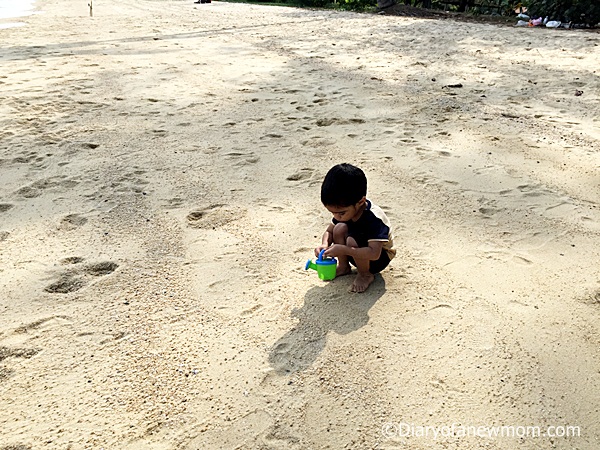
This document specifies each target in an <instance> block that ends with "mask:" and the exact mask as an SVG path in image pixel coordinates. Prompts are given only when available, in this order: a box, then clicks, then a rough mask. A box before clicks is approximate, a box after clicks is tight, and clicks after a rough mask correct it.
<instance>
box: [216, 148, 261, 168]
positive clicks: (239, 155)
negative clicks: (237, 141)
mask: <svg viewBox="0 0 600 450" xmlns="http://www.w3.org/2000/svg"><path fill="white" fill-rule="evenodd" d="M224 157H225V159H226V160H228V161H232V162H233V165H234V166H236V167H239V166H246V165H248V164H256V163H257V162H258V161H259V160H260V158H259V157H258V156H256V155H255V154H254V153H252V152H247V153H243V152H229V153H225V155H224Z"/></svg>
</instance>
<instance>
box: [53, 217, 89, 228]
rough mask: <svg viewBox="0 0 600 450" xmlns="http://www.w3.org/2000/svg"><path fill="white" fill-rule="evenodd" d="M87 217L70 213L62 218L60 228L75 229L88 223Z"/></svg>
mask: <svg viewBox="0 0 600 450" xmlns="http://www.w3.org/2000/svg"><path fill="white" fill-rule="evenodd" d="M87 221H88V219H87V218H86V217H83V216H80V215H79V214H68V215H66V216H64V217H63V218H62V219H61V220H60V225H59V228H60V229H63V230H75V229H77V228H79V227H82V226H83V225H85V224H86V223H87Z"/></svg>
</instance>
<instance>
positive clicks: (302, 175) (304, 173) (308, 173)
mask: <svg viewBox="0 0 600 450" xmlns="http://www.w3.org/2000/svg"><path fill="white" fill-rule="evenodd" d="M314 174H315V170H314V169H310V168H304V169H300V170H298V171H297V172H294V173H293V174H291V175H288V176H287V177H286V180H288V181H304V180H310V179H311V178H313V176H314Z"/></svg>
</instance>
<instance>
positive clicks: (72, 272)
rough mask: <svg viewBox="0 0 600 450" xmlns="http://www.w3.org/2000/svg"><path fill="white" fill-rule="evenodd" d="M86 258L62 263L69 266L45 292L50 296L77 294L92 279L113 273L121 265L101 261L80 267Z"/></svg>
mask: <svg viewBox="0 0 600 450" xmlns="http://www.w3.org/2000/svg"><path fill="white" fill-rule="evenodd" d="M83 261H84V258H82V257H79V256H70V257H67V258H64V259H62V260H61V261H60V263H61V264H62V265H69V266H74V267H72V268H71V267H69V268H68V269H64V270H63V271H62V272H61V273H60V274H59V275H58V279H57V280H56V281H54V282H53V283H51V284H49V285H48V286H46V287H45V288H44V291H46V292H48V293H50V294H68V293H71V292H76V291H78V290H80V289H81V288H83V287H85V286H86V285H87V284H88V283H89V281H90V277H101V276H106V275H109V274H111V273H113V272H114V271H115V270H117V268H118V267H119V265H118V264H117V263H115V262H113V261H101V262H97V263H91V264H87V265H84V266H79V265H80V264H81V263H82V262H83Z"/></svg>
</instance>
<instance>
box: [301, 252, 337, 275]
mask: <svg viewBox="0 0 600 450" xmlns="http://www.w3.org/2000/svg"><path fill="white" fill-rule="evenodd" d="M323 253H325V250H321V253H319V257H318V258H317V259H316V260H315V261H314V262H313V261H311V260H310V259H309V260H308V261H306V266H305V267H304V270H308V269H314V270H316V271H317V275H319V278H320V279H321V280H323V281H329V280H333V279H334V278H335V271H336V269H337V259H335V258H323Z"/></svg>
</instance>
